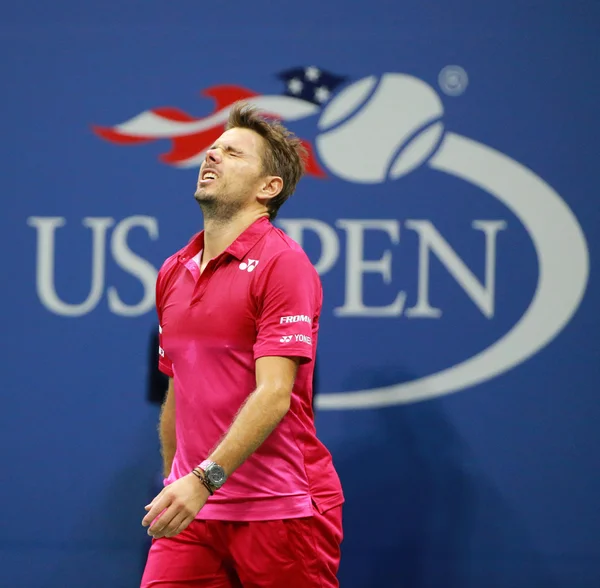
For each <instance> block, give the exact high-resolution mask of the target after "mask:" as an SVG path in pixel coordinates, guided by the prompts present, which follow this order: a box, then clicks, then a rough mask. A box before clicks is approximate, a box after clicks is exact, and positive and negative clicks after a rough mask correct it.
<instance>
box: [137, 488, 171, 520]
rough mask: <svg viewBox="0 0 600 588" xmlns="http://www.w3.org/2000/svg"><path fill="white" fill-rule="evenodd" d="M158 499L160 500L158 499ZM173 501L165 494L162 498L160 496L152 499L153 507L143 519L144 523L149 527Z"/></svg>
mask: <svg viewBox="0 0 600 588" xmlns="http://www.w3.org/2000/svg"><path fill="white" fill-rule="evenodd" d="M157 499H158V500H157ZM170 503H171V501H170V499H169V497H168V496H167V495H163V496H161V497H160V498H158V496H157V497H156V498H155V499H154V500H153V501H152V507H151V508H150V510H149V511H148V513H147V514H146V516H145V517H144V518H143V519H142V525H143V526H144V527H147V526H148V525H150V524H151V523H152V521H153V520H154V519H155V518H156V517H157V516H158V515H159V514H160V513H161V512H162V511H163V510H165V508H167V507H168V506H169V504H170Z"/></svg>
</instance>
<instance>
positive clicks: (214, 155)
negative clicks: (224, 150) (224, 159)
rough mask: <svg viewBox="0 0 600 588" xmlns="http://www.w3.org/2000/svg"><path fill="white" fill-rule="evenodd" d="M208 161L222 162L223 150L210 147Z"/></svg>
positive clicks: (207, 154)
mask: <svg viewBox="0 0 600 588" xmlns="http://www.w3.org/2000/svg"><path fill="white" fill-rule="evenodd" d="M206 161H207V162H209V163H217V164H218V163H221V152H220V151H219V150H218V149H212V148H211V149H209V150H208V151H207V152H206Z"/></svg>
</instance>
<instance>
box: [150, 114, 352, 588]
mask: <svg viewBox="0 0 600 588" xmlns="http://www.w3.org/2000/svg"><path fill="white" fill-rule="evenodd" d="M305 155H306V152H305V150H304V148H303V147H302V144H301V142H300V141H299V139H298V138H296V137H295V136H294V135H293V134H292V133H290V132H289V131H288V130H287V129H286V128H285V127H284V126H283V125H282V124H281V123H279V122H277V121H272V120H269V119H267V118H264V117H263V116H261V114H260V113H259V111H258V110H256V109H255V108H254V107H251V106H249V105H247V104H243V103H238V104H236V105H234V107H233V108H232V110H231V112H230V117H229V121H228V123H227V125H226V127H225V132H224V133H223V134H222V135H221V136H220V137H219V138H218V139H217V140H216V142H215V143H214V145H213V146H212V147H211V148H210V149H209V150H208V151H207V152H206V158H205V160H204V162H203V163H202V165H201V167H200V172H199V177H198V184H197V189H196V193H195V198H196V200H197V202H198V203H199V205H200V208H201V210H202V215H203V220H204V230H203V231H201V232H199V233H198V234H196V235H195V236H193V237H192V238H191V239H190V241H189V242H188V244H187V245H186V246H185V247H183V248H182V249H181V250H179V251H178V252H177V253H175V254H174V255H172V256H171V257H169V258H168V259H167V260H166V261H165V263H164V264H163V265H162V267H161V269H160V271H159V274H158V279H157V285H156V304H157V312H158V319H159V324H160V326H159V333H160V335H159V341H160V348H159V367H160V369H161V371H162V372H163V373H165V374H166V375H167V376H168V377H169V387H168V391H167V395H166V399H165V401H164V404H163V406H162V409H161V417H160V425H159V430H160V439H161V449H162V455H163V460H164V468H165V487H164V489H163V490H162V491H161V492H160V493H159V494H158V495H157V496H156V497H155V498H154V500H152V502H151V503H150V504H149V505H147V506H146V511H147V513H146V516H145V517H144V518H143V521H142V524H143V525H144V526H146V527H148V533H149V534H150V535H151V536H152V538H153V539H152V545H151V547H150V551H149V554H148V559H147V562H146V567H145V571H144V575H143V579H142V587H144V588H149V587H153V586H156V587H158V586H160V587H162V588H165V587H173V588H175V587H177V588H181V587H183V586H185V587H196V586H197V587H201V586H202V587H213V588H225V587H231V586H243V587H264V588H267V587H272V588H275V587H276V588H294V587H298V588H308V587H316V586H320V587H326V588H329V587H333V586H338V585H339V584H338V581H337V571H338V567H339V562H340V546H341V542H342V536H343V532H342V504H343V502H344V498H343V493H342V488H341V485H340V481H339V478H338V475H337V473H336V471H335V469H334V466H333V463H332V458H331V454H330V453H329V451H328V450H327V449H326V448H325V446H324V445H323V444H322V443H321V441H320V440H319V439H318V438H317V435H316V431H315V426H314V415H313V409H312V402H311V400H312V382H313V370H314V361H315V355H316V348H317V339H318V332H319V318H320V314H321V309H322V298H323V293H322V288H321V282H320V279H319V276H318V274H317V272H316V271H315V269H314V267H313V266H312V264H311V262H310V260H309V259H308V257H307V256H306V254H305V253H304V251H303V250H302V249H301V248H300V246H299V245H298V244H297V243H296V242H294V241H292V240H291V239H290V238H288V237H287V236H286V234H285V233H284V232H283V231H281V230H280V229H278V228H277V227H275V226H274V225H273V224H272V221H273V219H275V217H276V215H277V213H278V211H279V209H280V207H281V206H282V205H283V204H284V202H285V201H286V200H287V199H288V198H289V197H290V196H291V195H292V193H293V192H294V190H295V188H296V185H297V183H298V181H299V180H300V178H301V177H302V175H303V173H304V161H305Z"/></svg>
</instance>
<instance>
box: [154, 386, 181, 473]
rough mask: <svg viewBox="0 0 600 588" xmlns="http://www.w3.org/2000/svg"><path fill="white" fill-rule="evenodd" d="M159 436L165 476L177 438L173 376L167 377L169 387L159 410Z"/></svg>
mask: <svg viewBox="0 0 600 588" xmlns="http://www.w3.org/2000/svg"><path fill="white" fill-rule="evenodd" d="M158 432H159V437H160V452H161V455H162V458H163V469H164V474H165V478H166V477H168V476H169V474H170V473H171V467H172V465H173V458H174V457H175V450H176V449H177V440H176V437H175V387H174V385H173V378H169V388H168V389H167V395H166V397H165V400H164V402H163V405H162V408H161V411H160V420H159V424H158Z"/></svg>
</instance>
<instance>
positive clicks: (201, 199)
mask: <svg viewBox="0 0 600 588" xmlns="http://www.w3.org/2000/svg"><path fill="white" fill-rule="evenodd" d="M194 198H195V199H196V202H198V203H200V204H203V203H205V202H207V203H208V202H213V201H214V199H215V197H214V196H213V195H212V194H207V193H206V190H205V189H203V188H199V189H198V190H196V193H195V194H194Z"/></svg>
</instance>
